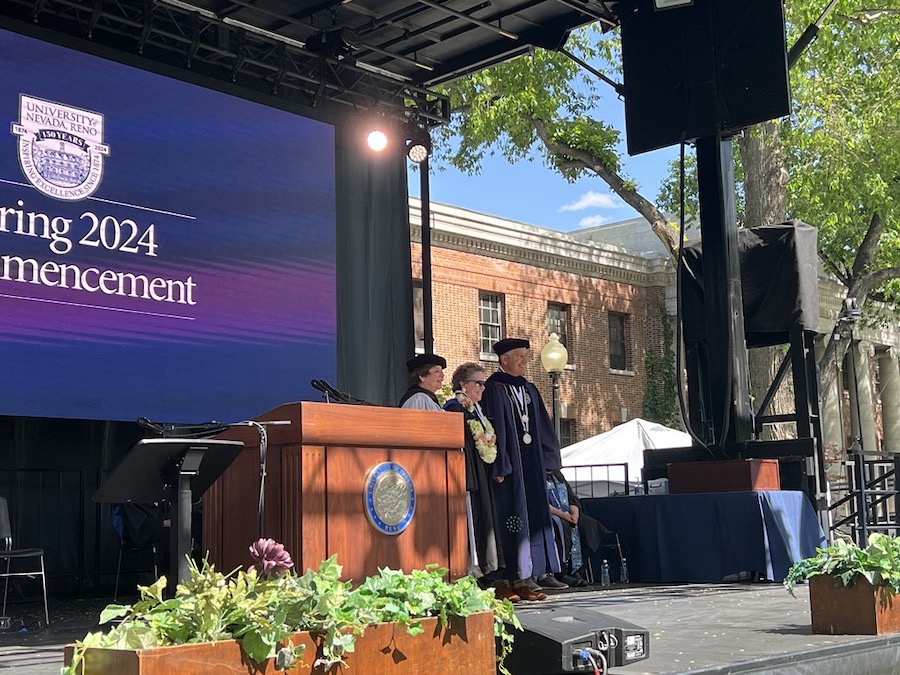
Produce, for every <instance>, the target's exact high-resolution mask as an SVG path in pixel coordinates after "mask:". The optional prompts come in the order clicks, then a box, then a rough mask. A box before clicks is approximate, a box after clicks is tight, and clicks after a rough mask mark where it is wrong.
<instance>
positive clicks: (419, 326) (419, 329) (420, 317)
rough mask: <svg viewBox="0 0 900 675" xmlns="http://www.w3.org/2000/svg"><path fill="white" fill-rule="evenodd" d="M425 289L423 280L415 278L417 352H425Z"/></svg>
mask: <svg viewBox="0 0 900 675" xmlns="http://www.w3.org/2000/svg"><path fill="white" fill-rule="evenodd" d="M424 293H425V291H424V290H423V289H422V281H421V280H420V279H413V329H414V330H415V335H416V354H424V353H425V295H424Z"/></svg>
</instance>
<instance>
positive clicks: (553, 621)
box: [506, 606, 650, 675]
mask: <svg viewBox="0 0 900 675" xmlns="http://www.w3.org/2000/svg"><path fill="white" fill-rule="evenodd" d="M516 616H517V617H518V618H519V621H521V622H522V628H523V632H521V633H520V632H518V631H513V632H514V635H515V641H514V642H513V650H512V653H511V654H510V655H509V656H508V657H507V658H506V667H507V668H508V669H509V671H510V672H511V673H515V675H558V674H561V673H593V672H594V668H593V666H592V665H591V663H590V661H589V660H587V659H585V658H582V657H581V656H579V652H581V650H583V649H589V650H595V651H600V652H602V653H603V655H604V658H605V659H606V661H607V666H608V667H609V668H618V667H621V666H627V665H629V664H631V663H636V662H638V661H642V660H643V659H646V658H648V657H649V656H650V633H649V631H647V630H645V629H644V628H641V627H640V626H636V625H634V624H633V623H629V622H628V621H623V620H622V619H617V618H616V617H614V616H609V615H608V614H602V613H601V612H598V611H596V610H594V609H590V608H588V607H581V606H578V607H576V606H569V607H552V608H548V609H534V610H532V609H526V610H522V611H517V612H516Z"/></svg>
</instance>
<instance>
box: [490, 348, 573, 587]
mask: <svg viewBox="0 0 900 675" xmlns="http://www.w3.org/2000/svg"><path fill="white" fill-rule="evenodd" d="M529 347H530V344H529V342H528V340H523V339H519V338H507V339H505V340H500V341H499V342H497V343H496V344H495V345H494V351H495V352H496V354H497V356H498V357H499V360H500V370H499V371H498V372H496V373H494V374H493V375H491V377H490V378H488V381H487V386H486V388H485V392H484V398H483V399H482V406H483V408H484V411H485V413H486V414H487V416H488V419H489V420H490V421H491V423H492V424H493V426H494V431H495V433H496V435H497V459H496V461H495V462H494V464H493V467H492V478H493V481H492V484H491V486H492V488H493V492H494V502H495V505H496V509H497V520H498V525H499V526H498V530H497V543H498V547H499V548H500V550H501V552H502V555H503V559H504V561H505V563H506V565H505V567H504V568H502V569H500V570H498V571H497V572H495V573H493V575H491V578H492V579H493V580H495V581H496V583H495V593H496V594H497V595H498V596H499V597H509V596H511V595H512V596H515V595H517V596H519V597H521V598H522V599H525V600H542V599H544V598H546V597H547V596H546V594H544V593H543V592H541V591H540V590H538V589H537V588H535V587H533V586H532V585H531V584H530V583H529V579H530V578H531V577H539V576H543V575H545V574H550V573H558V572H560V562H559V556H558V554H557V550H556V543H555V539H554V532H553V523H552V521H551V518H550V508H549V504H548V503H547V487H546V478H545V477H546V473H547V471H548V470H555V469H559V468H560V466H561V464H562V462H561V459H560V454H559V439H557V437H556V431H555V430H554V428H553V423H552V422H551V420H550V416H549V415H548V414H547V409H546V407H545V406H544V401H543V399H542V398H541V395H540V393H539V392H538V390H537V387H535V386H534V384H532V383H531V382H529V381H528V380H526V379H525V377H524V375H525V370H526V367H527V365H528V349H529Z"/></svg>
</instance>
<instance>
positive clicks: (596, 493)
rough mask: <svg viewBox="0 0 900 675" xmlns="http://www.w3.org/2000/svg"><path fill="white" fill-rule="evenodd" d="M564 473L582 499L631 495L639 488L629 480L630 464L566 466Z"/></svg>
mask: <svg viewBox="0 0 900 675" xmlns="http://www.w3.org/2000/svg"><path fill="white" fill-rule="evenodd" d="M562 471H563V475H564V476H565V477H566V480H567V481H569V485H571V486H572V489H573V490H574V491H575V494H576V495H577V496H578V497H580V498H582V499H584V498H586V497H587V498H589V497H612V496H615V495H623V494H624V495H629V494H632V493H634V488H635V487H636V486H637V483H634V482H629V480H628V462H622V463H617V464H579V465H576V466H565V467H563V470H562Z"/></svg>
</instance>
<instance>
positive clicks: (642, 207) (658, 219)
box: [530, 117, 678, 258]
mask: <svg viewBox="0 0 900 675" xmlns="http://www.w3.org/2000/svg"><path fill="white" fill-rule="evenodd" d="M530 121H531V123H532V124H533V125H534V129H535V131H536V132H537V135H538V137H539V138H540V139H541V141H542V142H543V143H544V145H545V146H547V149H548V150H549V151H550V152H552V153H553V154H555V155H557V156H559V157H565V158H567V159H566V160H565V164H566V166H567V167H569V168H581V169H587V170H589V171H592V172H594V173H595V174H597V175H598V176H599V177H600V178H602V179H603V181H604V182H605V183H606V184H607V185H609V187H610V189H611V190H612V191H613V192H615V193H616V194H617V195H618V196H619V197H621V198H622V200H623V201H624V202H625V203H626V204H628V205H629V206H631V207H632V208H633V209H634V210H635V211H637V212H638V213H640V214H641V215H642V216H643V217H644V218H646V219H647V221H648V222H649V223H650V227H652V228H653V232H654V233H655V234H656V236H657V237H659V240H660V241H661V242H662V243H663V245H664V246H665V247H666V250H667V251H668V252H669V255H670V256H671V257H672V258H675V257H676V256H677V255H678V238H677V237H676V236H675V232H674V230H673V228H672V227H671V225H670V224H669V221H668V220H667V219H666V217H665V215H664V214H663V212H662V211H660V210H659V209H658V208H656V206H655V205H654V204H653V203H652V202H651V201H649V200H647V199H645V198H644V197H643V196H642V195H641V194H640V193H639V192H638V191H637V190H635V189H633V188H631V187H629V186H628V185H626V183H625V180H624V179H623V178H622V177H621V176H620V175H619V174H617V173H616V172H615V171H611V170H610V169H608V168H607V167H606V166H604V164H603V163H602V162H601V161H600V160H599V159H598V158H597V157H596V156H595V155H593V154H592V153H590V152H588V151H587V150H581V149H579V148H573V147H571V146H569V145H566V144H565V143H560V142H559V141H557V140H556V139H555V138H554V137H553V134H552V133H550V130H549V129H548V128H547V125H546V123H545V122H544V120H542V119H540V118H537V117H531V118H530Z"/></svg>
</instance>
